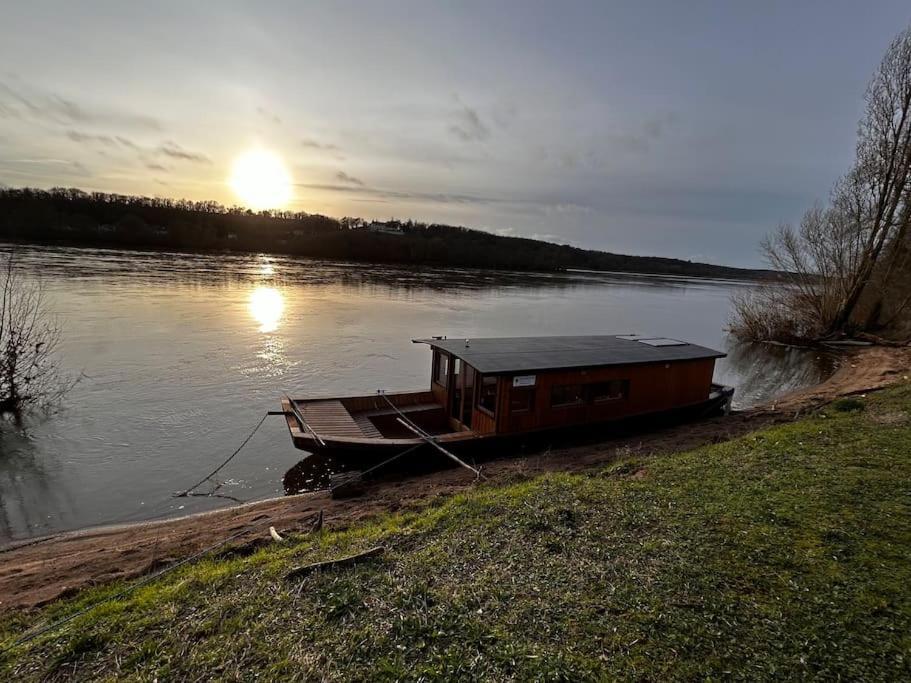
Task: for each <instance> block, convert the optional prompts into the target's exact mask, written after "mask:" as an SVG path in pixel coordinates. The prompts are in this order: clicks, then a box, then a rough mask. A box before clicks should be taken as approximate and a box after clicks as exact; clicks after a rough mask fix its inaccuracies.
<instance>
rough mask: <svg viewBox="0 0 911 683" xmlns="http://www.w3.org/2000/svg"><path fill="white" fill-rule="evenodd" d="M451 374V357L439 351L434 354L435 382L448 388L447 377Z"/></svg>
mask: <svg viewBox="0 0 911 683" xmlns="http://www.w3.org/2000/svg"><path fill="white" fill-rule="evenodd" d="M448 374H449V356H447V355H446V354H445V353H440V352H439V351H434V352H433V381H434V382H436V383H437V384H441V385H443V386H444V387H445V386H446V375H448Z"/></svg>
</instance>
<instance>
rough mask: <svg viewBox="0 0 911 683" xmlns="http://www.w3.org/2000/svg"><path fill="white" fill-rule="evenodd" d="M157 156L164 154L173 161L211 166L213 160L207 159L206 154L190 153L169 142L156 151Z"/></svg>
mask: <svg viewBox="0 0 911 683" xmlns="http://www.w3.org/2000/svg"><path fill="white" fill-rule="evenodd" d="M155 152H156V153H157V154H162V155H164V156H166V157H170V158H171V159H178V160H180V161H190V162H192V163H194V164H211V163H212V160H211V159H210V158H209V157H207V156H206V155H205V154H198V153H196V152H189V151H187V150H185V149H184V148H183V147H181V146H180V145H178V144H177V143H176V142H172V141H170V140H168V141H167V142H165V143H164V144H162V145H160V146H158V147H157V148H156V149H155Z"/></svg>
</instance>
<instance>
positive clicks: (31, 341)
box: [0, 254, 76, 424]
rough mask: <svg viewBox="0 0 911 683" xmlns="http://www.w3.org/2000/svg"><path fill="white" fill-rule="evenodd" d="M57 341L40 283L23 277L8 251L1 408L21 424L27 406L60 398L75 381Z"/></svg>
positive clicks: (3, 280)
mask: <svg viewBox="0 0 911 683" xmlns="http://www.w3.org/2000/svg"><path fill="white" fill-rule="evenodd" d="M59 342H60V327H59V326H58V324H57V321H56V319H55V318H54V316H53V315H51V314H50V312H49V311H48V309H47V307H46V305H45V299H44V291H43V289H42V287H41V285H40V283H36V282H33V281H29V280H27V279H26V278H24V277H23V276H22V274H21V272H20V271H19V270H18V269H17V268H16V264H15V259H14V256H13V254H9V255H8V256H7V258H6V263H5V264H4V266H3V269H2V274H0V414H4V415H11V416H12V417H13V419H15V421H16V422H17V423H18V424H21V423H22V418H23V416H24V415H25V414H26V413H27V412H29V411H31V410H40V411H48V410H51V409H53V408H54V407H56V406H57V405H58V404H59V401H60V399H61V398H62V397H63V395H64V394H65V393H66V392H67V391H68V390H69V389H70V388H72V386H73V385H74V384H75V382H76V378H72V377H68V376H66V375H65V374H63V373H62V372H61V370H60V365H59V360H58V357H57V354H56V352H57V347H58V344H59Z"/></svg>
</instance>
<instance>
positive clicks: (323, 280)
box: [18, 247, 747, 294]
mask: <svg viewBox="0 0 911 683" xmlns="http://www.w3.org/2000/svg"><path fill="white" fill-rule="evenodd" d="M18 255H19V259H20V260H21V262H22V264H23V266H24V267H25V268H26V269H31V270H35V271H37V270H39V269H40V270H41V272H43V273H44V274H45V275H51V276H54V277H61V278H67V279H73V278H76V279H100V280H109V279H112V278H118V277H129V278H130V280H131V281H132V282H139V283H142V282H145V283H149V284H152V283H161V284H181V285H188V286H230V285H249V284H262V283H263V282H268V283H271V284H274V285H278V286H287V285H331V284H335V285H343V286H346V287H352V288H356V289H368V290H374V291H379V290H391V291H404V292H408V291H411V290H431V291H441V292H447V293H456V294H457V293H459V292H465V293H466V294H470V293H472V292H477V291H488V290H493V291H496V290H509V289H515V288H519V289H523V290H528V289H531V290H547V289H556V290H564V289H575V288H579V287H604V286H610V285H611V284H622V285H623V286H624V287H632V288H634V289H641V290H653V289H656V288H657V289H688V288H692V287H697V288H698V287H711V288H717V287H719V286H725V287H733V286H744V285H745V284H747V283H744V282H737V281H733V280H712V279H696V278H688V277H677V276H667V275H646V274H634V273H613V272H598V271H579V270H570V271H566V272H535V271H511V270H485V269H477V268H455V267H445V266H441V267H433V266H414V265H411V266H400V265H389V264H372V263H360V262H349V261H331V260H316V259H310V258H304V257H299V258H295V257H291V256H265V255H252V254H198V253H195V254H194V253H169V252H148V251H120V250H110V249H92V248H78V247H19V250H18Z"/></svg>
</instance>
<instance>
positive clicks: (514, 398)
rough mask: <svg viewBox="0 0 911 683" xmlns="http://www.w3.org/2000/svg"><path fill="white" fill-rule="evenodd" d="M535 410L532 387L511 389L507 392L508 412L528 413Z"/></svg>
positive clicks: (533, 389)
mask: <svg viewBox="0 0 911 683" xmlns="http://www.w3.org/2000/svg"><path fill="white" fill-rule="evenodd" d="M534 408H535V388H534V387H513V388H512V389H511V390H510V392H509V412H511V413H528V412H531V411H532V410H534Z"/></svg>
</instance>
